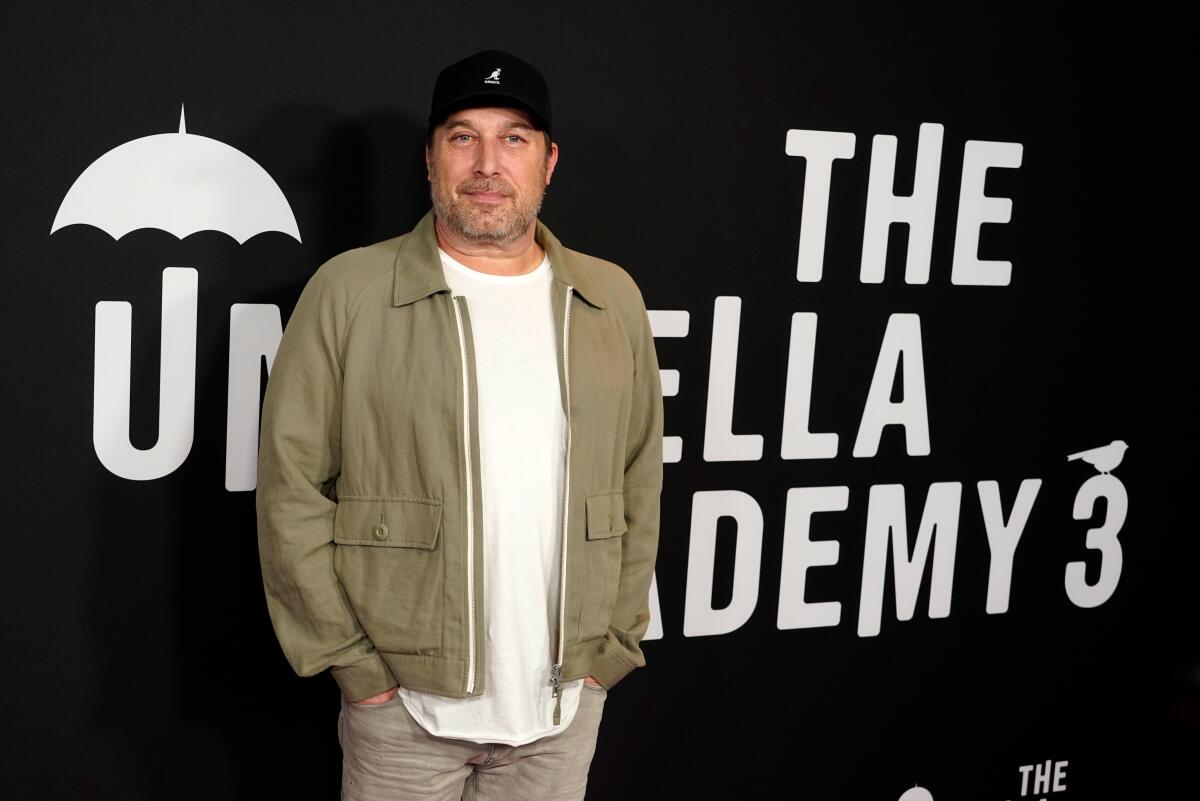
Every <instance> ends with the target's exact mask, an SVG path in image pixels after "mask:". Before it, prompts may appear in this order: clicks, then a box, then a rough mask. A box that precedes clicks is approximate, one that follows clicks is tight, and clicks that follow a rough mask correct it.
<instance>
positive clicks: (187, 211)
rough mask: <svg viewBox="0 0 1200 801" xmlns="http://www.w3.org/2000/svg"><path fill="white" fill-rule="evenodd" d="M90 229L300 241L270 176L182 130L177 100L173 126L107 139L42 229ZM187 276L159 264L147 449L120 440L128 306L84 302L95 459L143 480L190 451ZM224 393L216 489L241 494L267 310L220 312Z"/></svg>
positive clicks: (238, 307)
mask: <svg viewBox="0 0 1200 801" xmlns="http://www.w3.org/2000/svg"><path fill="white" fill-rule="evenodd" d="M76 224H80V225H90V226H93V227H95V228H99V229H100V230H102V231H104V232H106V233H107V234H108V235H109V236H111V237H112V238H113V239H116V240H119V239H120V238H121V237H123V236H125V235H126V234H128V233H129V232H130V231H135V230H138V229H142V228H157V229H160V230H162V231H166V232H167V233H170V234H173V235H175V236H177V237H179V238H180V239H183V238H184V237H186V236H188V235H190V234H194V233H197V232H199V231H221V232H223V233H225V234H228V235H229V236H230V237H232V238H233V239H234V241H236V242H237V243H238V244H239V245H240V244H243V243H245V242H246V240H248V239H250V238H251V237H253V236H255V235H257V234H260V233H265V232H268V231H277V232H279V233H282V234H286V235H287V236H290V237H292V238H293V239H295V240H296V241H297V242H299V241H300V231H299V228H298V227H297V225H296V217H295V215H294V214H293V213H292V208H291V206H290V205H289V204H288V202H287V198H285V197H284V195H283V192H282V191H281V190H280V188H279V185H278V184H276V183H275V181H274V179H272V178H271V176H270V175H269V174H268V173H267V171H266V170H264V169H263V168H262V167H261V166H259V165H258V163H257V162H255V161H254V160H253V159H252V158H250V157H249V156H247V155H246V154H245V153H242V152H241V151H240V150H238V149H237V148H234V147H231V146H229V145H227V144H225V143H224V142H219V141H217V140H216V139H210V138H208V137H206V136H198V135H196V134H189V133H188V132H187V127H186V123H185V119H184V113H183V109H182V107H181V108H180V112H179V131H178V132H176V133H165V134H154V135H151V136H143V137H141V138H139V139H134V140H132V141H129V142H126V143H124V144H122V145H118V146H117V147H115V148H113V149H112V150H110V151H108V152H107V153H105V154H104V155H102V156H101V157H100V158H98V159H96V160H95V161H94V162H92V164H91V165H89V166H88V168H87V169H85V170H84V171H83V172H82V173H81V174H80V176H79V177H78V178H77V179H75V182H74V183H73V184H72V185H71V188H70V189H69V190H67V194H66V196H65V197H64V198H63V201H62V203H61V204H60V206H59V209H58V213H57V214H56V215H55V217H54V222H53V224H52V225H51V226H50V233H51V234H53V233H54V232H55V231H57V230H59V229H60V228H64V227H66V226H69V225H76ZM198 296H199V293H198V273H197V271H196V269H195V268H193V267H167V268H164V269H163V284H162V332H161V337H162V342H161V348H160V362H159V415H158V421H159V428H158V440H157V442H155V444H154V446H153V447H151V448H148V449H140V448H135V447H134V446H133V444H132V443H131V442H130V441H129V393H130V361H131V359H130V352H131V348H132V320H133V306H132V304H130V303H129V302H127V301H112V300H104V301H99V302H98V303H97V304H96V371H95V384H94V386H95V389H94V394H93V410H92V443H93V445H94V447H95V449H96V455H97V456H98V457H99V459H100V462H101V463H102V464H103V465H104V466H105V467H106V468H108V469H109V470H110V471H111V472H113V473H114V474H116V475H118V476H121V477H122V478H128V479H133V480H138V481H147V480H151V479H155V478H161V477H162V476H165V475H167V474H169V473H171V472H173V471H174V470H175V469H177V468H178V467H179V466H180V465H181V464H183V462H184V460H185V459H187V456H188V453H190V452H191V449H192V441H193V437H194V423H195V405H196V397H195V395H196V317H197V305H198ZM229 334H230V336H229V396H228V417H227V421H226V455H225V486H226V488H227V489H229V490H251V489H254V486H255V476H256V466H257V447H256V446H257V436H256V434H257V432H258V414H259V408H258V398H259V389H260V387H259V380H260V379H259V376H260V371H261V360H262V359H263V358H264V357H265V358H266V360H267V368H268V370H269V369H270V365H271V364H272V363H273V362H274V361H275V351H276V349H277V348H278V346H279V340H280V338H281V337H282V334H283V325H282V322H281V319H280V314H279V307H278V306H275V305H274V304H255V303H235V304H234V305H233V307H232V308H231V309H230V330H229Z"/></svg>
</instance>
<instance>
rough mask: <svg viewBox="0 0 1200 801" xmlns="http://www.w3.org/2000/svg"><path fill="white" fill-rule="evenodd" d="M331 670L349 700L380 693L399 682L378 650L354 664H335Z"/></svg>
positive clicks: (358, 699) (359, 699) (357, 699)
mask: <svg viewBox="0 0 1200 801" xmlns="http://www.w3.org/2000/svg"><path fill="white" fill-rule="evenodd" d="M329 672H330V674H332V676H333V680H334V681H336V682H337V684H338V686H339V687H341V688H342V694H343V695H345V696H346V699H347V700H349V701H361V700H362V699H364V698H370V697H371V696H373V695H379V694H380V693H381V692H384V691H386V690H390V689H392V688H393V687H395V686H396V685H397V684H398V682H397V681H396V678H395V676H393V675H392V671H391V669H390V668H388V666H387V663H386V662H384V661H383V657H382V656H380V655H379V652H378V651H375V652H372V653H371V654H370V655H369V656H368V657H367V658H366V659H364V660H362V661H361V662H355V663H354V664H353V665H334V666H333V667H331V668H330V669H329Z"/></svg>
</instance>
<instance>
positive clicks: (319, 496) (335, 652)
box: [255, 264, 396, 701]
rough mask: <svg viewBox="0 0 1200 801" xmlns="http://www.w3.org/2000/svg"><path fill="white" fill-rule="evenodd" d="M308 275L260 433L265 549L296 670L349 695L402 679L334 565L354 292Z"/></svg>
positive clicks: (280, 625) (323, 276)
mask: <svg viewBox="0 0 1200 801" xmlns="http://www.w3.org/2000/svg"><path fill="white" fill-rule="evenodd" d="M328 266H329V265H328V264H327V265H323V266H322V269H320V270H318V271H317V272H316V274H314V276H313V277H312V279H310V280H309V282H308V284H307V286H305V288H304V290H303V292H301V294H300V298H299V300H298V301H297V303H296V308H295V310H294V311H293V313H292V316H291V318H290V319H289V321H288V324H287V328H286V330H285V331H284V333H283V338H282V339H281V340H280V343H279V348H278V351H277V352H276V356H275V361H274V364H273V365H272V367H271V373H270V378H269V379H268V381H267V390H266V395H265V397H264V400H263V410H262V426H261V430H260V433H259V453H258V488H257V493H256V498H255V506H256V511H257V517H258V548H259V557H260V560H261V562H262V574H263V587H264V589H265V591H266V598H267V610H268V612H269V613H270V616H271V624H272V625H273V626H274V629H275V634H276V637H277V638H278V639H279V644H280V646H281V647H282V648H283V653H284V655H285V656H286V657H287V660H288V663H289V664H290V665H291V667H292V669H293V670H294V671H295V672H296V673H297V674H299V675H301V676H312V675H314V674H316V673H319V672H321V671H322V670H325V669H326V668H331V673H332V674H333V678H334V679H335V680H336V681H337V683H338V685H339V686H340V687H341V689H342V691H343V693H344V694H345V695H346V697H347V698H349V699H350V700H352V701H353V700H359V699H362V698H367V697H369V696H371V695H375V694H377V693H380V692H383V691H384V690H387V689H389V688H391V687H393V686H395V684H396V681H395V679H394V677H393V676H392V674H391V671H390V670H389V669H388V667H387V665H386V664H385V663H384V661H383V659H382V657H381V656H380V655H379V654H378V652H377V651H376V650H375V646H374V644H373V643H372V642H371V640H370V639H369V638H368V637H367V635H366V633H365V632H364V631H363V629H362V626H361V625H359V622H358V620H357V618H356V617H355V615H354V611H353V609H352V608H351V607H350V603H349V601H348V599H347V597H346V594H345V592H344V590H343V588H342V585H341V582H340V580H339V579H338V576H337V574H336V572H335V571H334V566H333V553H334V545H333V525H334V513H335V512H336V510H337V502H336V495H337V493H336V491H335V482H336V480H337V477H338V474H339V473H340V472H341V407H342V403H341V395H342V357H341V354H342V352H343V351H342V344H341V343H343V342H344V341H345V328H346V324H347V320H348V307H349V305H350V304H349V300H350V299H349V298H347V297H346V296H345V295H346V294H347V293H346V291H345V290H344V289H341V288H340V287H337V286H336V285H337V282H335V281H330V280H329V272H328V270H327V269H326V267H328Z"/></svg>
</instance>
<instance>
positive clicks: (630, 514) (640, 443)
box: [592, 287, 663, 687]
mask: <svg viewBox="0 0 1200 801" xmlns="http://www.w3.org/2000/svg"><path fill="white" fill-rule="evenodd" d="M634 293H635V295H636V298H637V317H636V324H635V325H633V326H630V329H631V334H632V336H631V339H632V344H633V350H634V384H633V402H632V407H631V410H630V415H629V428H628V433H627V437H626V446H625V477H624V489H625V491H624V505H625V524H626V527H627V531H626V532H625V535H624V536H623V537H621V541H622V542H621V583H620V587H619V588H618V590H617V599H616V603H615V605H614V607H613V612H612V618H611V621H610V623H609V626H608V632H607V633H606V634H605V636H604V639H603V641H602V642H601V644H600V651H599V653H598V654H597V655H596V657H595V659H594V660H593V662H592V675H593V676H594V677H595V678H596V679H597V680H598V681H599V682H600V683H601V684H603V685H604V686H605V687H612V686H613V685H614V684H616V683H617V682H619V681H620V680H621V679H623V678H624V677H625V676H626V675H627V674H628V673H629V672H630V671H631V670H633V669H634V668H639V667H642V666H643V665H645V664H646V658H645V656H644V655H643V654H642V649H641V647H640V646H639V643H640V642H641V640H642V637H643V636H645V634H646V629H647V627H648V626H649V625H650V581H651V579H652V578H653V575H654V562H655V558H656V557H657V555H658V522H659V497H660V495H661V493H662V477H663V465H662V440H663V400H662V384H661V378H660V376H659V371H658V370H659V368H658V356H657V354H656V352H655V350H654V336H653V334H652V333H651V331H650V318H649V316H648V315H647V313H646V307H645V302H644V301H643V300H642V295H641V293H640V291H638V290H637V289H636V287H635V288H634Z"/></svg>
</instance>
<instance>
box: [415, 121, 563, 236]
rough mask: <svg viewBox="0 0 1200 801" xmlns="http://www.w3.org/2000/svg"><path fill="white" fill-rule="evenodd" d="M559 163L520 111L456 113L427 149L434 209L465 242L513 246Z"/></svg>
mask: <svg viewBox="0 0 1200 801" xmlns="http://www.w3.org/2000/svg"><path fill="white" fill-rule="evenodd" d="M557 162H558V145H557V144H551V145H550V148H549V149H547V147H546V137H545V135H544V134H543V133H542V132H541V131H538V130H536V129H535V128H534V127H533V122H532V120H531V118H530V117H529V115H528V114H527V113H525V112H524V111H521V110H519V109H512V108H491V107H489V108H471V109H464V110H463V111H457V112H454V113H453V114H451V115H450V116H449V117H447V118H446V120H445V121H444V122H442V123H441V124H440V125H438V126H437V127H436V128H435V129H434V131H433V140H432V141H431V142H430V144H429V146H428V147H427V148H426V149H425V166H426V169H427V172H428V177H429V187H430V196H431V198H432V200H433V211H434V214H436V215H437V218H438V219H439V220H440V221H441V222H442V224H443V225H445V226H447V227H448V228H449V229H450V230H452V231H453V232H455V233H457V234H458V235H459V236H461V237H463V238H464V239H467V240H469V241H473V242H488V243H492V244H497V245H507V244H511V243H512V242H514V241H516V240H517V239H519V238H520V237H521V235H522V234H524V233H525V232H526V231H528V230H529V226H530V225H532V224H533V222H534V220H536V219H537V215H538V211H539V210H540V209H541V207H542V196H543V195H544V194H545V192H546V187H547V186H548V185H549V184H550V176H551V175H552V174H553V173H554V166H555V164H557Z"/></svg>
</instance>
